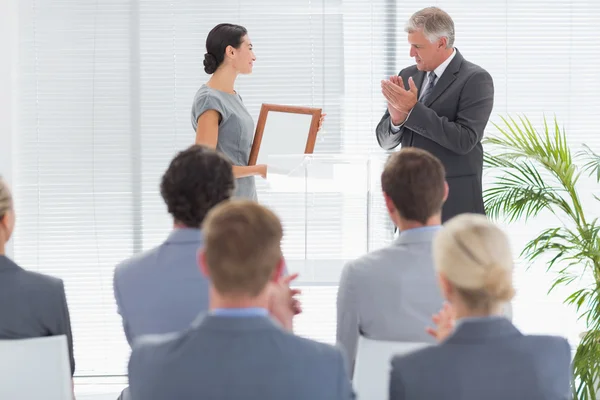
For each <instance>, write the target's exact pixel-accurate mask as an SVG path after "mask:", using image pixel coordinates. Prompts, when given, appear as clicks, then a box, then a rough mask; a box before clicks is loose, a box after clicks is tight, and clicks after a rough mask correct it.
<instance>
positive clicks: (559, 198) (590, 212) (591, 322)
mask: <svg viewBox="0 0 600 400" xmlns="http://www.w3.org/2000/svg"><path fill="white" fill-rule="evenodd" d="M494 125H495V127H496V128H497V130H498V134H497V135H495V136H491V137H488V138H486V139H485V140H484V144H485V145H486V150H489V151H488V152H486V154H485V155H484V165H485V169H486V173H491V174H492V182H491V184H489V185H488V186H487V188H486V189H485V190H484V201H485V207H486V212H487V214H488V215H489V216H490V218H492V219H502V220H504V221H506V222H515V221H527V220H529V219H531V218H533V217H536V216H538V215H540V214H541V213H542V212H544V213H546V212H549V213H551V214H553V215H554V216H555V217H556V218H553V219H552V220H553V221H556V223H555V224H554V226H551V227H549V228H545V229H542V230H540V232H538V233H537V236H536V237H535V238H533V239H531V240H529V242H528V243H527V244H526V245H525V247H524V248H523V250H522V253H521V256H522V257H523V259H524V260H525V261H527V262H528V263H529V264H530V265H531V264H532V263H533V261H535V260H538V261H541V260H543V261H546V260H547V267H548V270H549V271H550V270H551V271H552V272H554V273H555V274H556V275H555V276H556V277H555V278H554V280H553V283H552V285H551V287H550V288H549V291H552V290H553V289H555V288H556V287H558V286H562V287H563V288H568V289H569V292H570V294H569V295H568V296H567V297H566V298H565V302H566V303H567V304H569V305H571V306H573V307H575V310H576V312H577V315H578V317H579V318H581V319H583V320H584V321H585V323H586V327H587V331H586V332H585V333H584V334H583V335H582V336H581V341H580V343H579V345H578V347H577V350H576V353H575V356H574V360H573V373H574V380H573V396H574V398H575V399H579V400H581V399H587V400H596V393H597V392H598V383H599V382H598V381H599V379H598V378H599V377H600V233H599V231H600V224H599V221H598V216H600V198H599V197H598V196H597V195H596V194H594V195H593V198H591V200H592V202H590V203H588V205H589V204H591V206H588V207H587V208H585V207H584V204H585V202H584V201H582V200H584V196H582V188H583V183H582V181H583V180H584V179H588V181H589V180H590V179H593V180H594V186H595V188H596V189H597V188H598V187H599V186H598V183H600V155H598V154H596V153H595V152H594V151H592V149H591V148H590V147H588V146H586V145H583V146H582V149H581V150H580V151H577V152H576V153H573V152H572V151H571V149H570V148H569V145H568V141H567V135H566V133H565V131H564V130H563V129H561V127H560V126H559V124H558V121H557V120H556V119H554V120H553V121H550V122H549V121H548V120H547V119H546V118H544V121H543V127H542V129H540V130H538V129H536V128H535V127H534V126H533V125H532V123H531V122H530V121H529V119H527V118H526V117H519V118H517V119H513V118H502V123H500V124H494ZM583 274H585V275H586V276H589V277H590V279H587V280H582V279H580V278H581V276H582V275H583ZM582 282H584V283H582ZM585 282H588V283H585ZM589 282H591V283H589Z"/></svg>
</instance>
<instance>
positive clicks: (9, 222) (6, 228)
mask: <svg viewBox="0 0 600 400" xmlns="http://www.w3.org/2000/svg"><path fill="white" fill-rule="evenodd" d="M14 227H15V213H14V210H13V197H12V194H11V192H10V189H9V187H8V184H7V183H6V181H5V180H4V179H3V178H2V176H0V247H1V248H2V250H3V249H4V244H5V243H6V242H8V241H9V240H10V237H11V235H12V232H13V229H14Z"/></svg>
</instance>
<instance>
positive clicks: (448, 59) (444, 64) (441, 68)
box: [433, 49, 456, 79]
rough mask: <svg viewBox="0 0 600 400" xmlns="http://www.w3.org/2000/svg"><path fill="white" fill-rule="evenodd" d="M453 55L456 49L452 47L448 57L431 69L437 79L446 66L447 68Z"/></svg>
mask: <svg viewBox="0 0 600 400" xmlns="http://www.w3.org/2000/svg"><path fill="white" fill-rule="evenodd" d="M455 56H456V49H452V54H451V55H450V57H448V58H447V59H446V61H444V62H443V63H441V64H440V65H439V66H438V67H437V68H436V69H434V70H433V72H435V76H437V79H440V78H441V76H442V74H443V73H444V71H445V70H446V68H448V65H450V62H451V61H452V60H453V59H454V57H455Z"/></svg>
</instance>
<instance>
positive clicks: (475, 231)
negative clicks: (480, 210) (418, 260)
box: [433, 214, 515, 309]
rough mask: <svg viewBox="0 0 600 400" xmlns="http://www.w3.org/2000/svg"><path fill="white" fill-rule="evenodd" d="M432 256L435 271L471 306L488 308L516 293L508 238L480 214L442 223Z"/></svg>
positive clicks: (461, 216)
mask: <svg viewBox="0 0 600 400" xmlns="http://www.w3.org/2000/svg"><path fill="white" fill-rule="evenodd" d="M433 256H434V262H435V267H436V269H437V270H438V272H440V273H441V274H442V275H443V276H445V277H446V278H447V279H448V280H449V281H450V282H451V283H452V284H453V285H454V286H455V287H456V289H457V290H458V292H459V294H460V295H461V297H462V298H463V299H464V300H465V302H466V303H467V305H468V306H470V307H471V308H477V309H489V308H491V307H493V306H494V305H496V304H498V303H503V302H507V301H509V300H511V299H512V298H513V296H514V294H515V290H514V288H513V282H512V270H513V258H512V252H511V248H510V243H509V240H508V237H507V236H506V234H505V233H504V232H503V231H502V230H501V229H500V228H498V227H497V226H496V225H494V224H493V223H492V222H490V221H489V220H488V219H487V218H486V217H485V216H483V215H479V214H462V215H459V216H457V217H454V218H452V219H451V220H449V221H448V222H447V223H446V224H444V228H443V229H441V230H440V231H439V232H438V234H437V235H436V238H435V240H434V246H433Z"/></svg>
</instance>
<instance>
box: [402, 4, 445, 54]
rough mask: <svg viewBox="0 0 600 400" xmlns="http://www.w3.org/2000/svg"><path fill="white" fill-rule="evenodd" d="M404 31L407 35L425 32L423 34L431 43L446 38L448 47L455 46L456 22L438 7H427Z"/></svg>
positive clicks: (412, 18) (418, 12) (414, 16)
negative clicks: (420, 31) (419, 31)
mask: <svg viewBox="0 0 600 400" xmlns="http://www.w3.org/2000/svg"><path fill="white" fill-rule="evenodd" d="M404 30H405V31H406V32H407V33H412V32H415V31H418V30H423V34H424V35H425V37H427V39H428V40H429V41H430V42H431V43H434V42H435V41H436V40H438V39H440V38H442V37H446V38H448V43H447V46H446V47H447V48H452V47H453V46H454V36H455V34H454V21H452V18H451V17H450V15H449V14H448V13H447V12H445V11H444V10H442V9H441V8H438V7H427V8H424V9H422V10H419V11H417V12H416V13H414V14H413V15H412V16H411V17H410V18H409V20H408V22H407V23H406V27H405V29H404Z"/></svg>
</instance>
